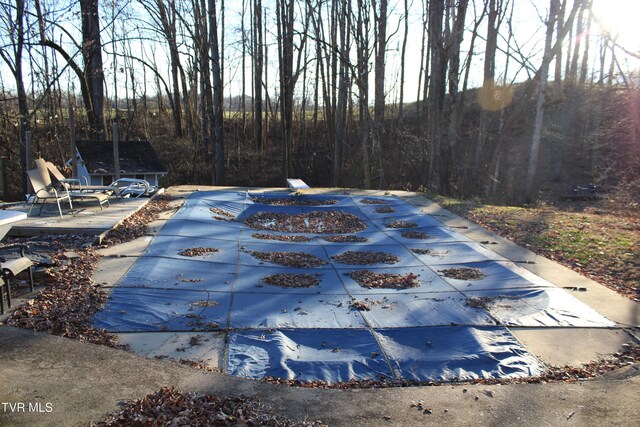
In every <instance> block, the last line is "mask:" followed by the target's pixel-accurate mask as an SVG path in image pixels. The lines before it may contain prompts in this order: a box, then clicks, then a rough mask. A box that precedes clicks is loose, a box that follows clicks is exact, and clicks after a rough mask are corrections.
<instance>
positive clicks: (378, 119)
mask: <svg viewBox="0 0 640 427" xmlns="http://www.w3.org/2000/svg"><path fill="white" fill-rule="evenodd" d="M379 2H380V9H379V10H378V13H377V16H376V20H375V22H376V27H377V34H376V58H375V87H374V96H375V100H374V125H373V149H374V152H375V153H376V155H377V159H378V174H379V181H378V187H379V188H382V187H384V185H385V179H384V165H383V163H382V157H383V150H384V138H385V132H384V109H385V97H384V82H385V60H386V51H387V0H379Z"/></svg>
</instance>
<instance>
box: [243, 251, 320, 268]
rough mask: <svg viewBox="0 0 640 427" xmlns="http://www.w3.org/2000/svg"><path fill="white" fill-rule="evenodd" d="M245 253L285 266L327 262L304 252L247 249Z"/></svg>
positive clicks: (316, 264) (314, 264)
mask: <svg viewBox="0 0 640 427" xmlns="http://www.w3.org/2000/svg"><path fill="white" fill-rule="evenodd" d="M247 253H248V254H249V255H251V256H254V257H256V258H258V259H259V260H260V261H267V262H272V263H274V264H279V265H284V266H287V267H319V266H321V265H325V264H327V262H326V261H324V260H322V259H320V258H318V257H317V256H315V255H311V254H307V253H304V252H260V251H247Z"/></svg>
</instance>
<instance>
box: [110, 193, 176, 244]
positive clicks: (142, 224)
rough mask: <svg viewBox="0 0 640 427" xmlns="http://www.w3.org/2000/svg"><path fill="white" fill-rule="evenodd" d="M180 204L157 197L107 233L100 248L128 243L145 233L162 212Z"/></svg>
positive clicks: (170, 199)
mask: <svg viewBox="0 0 640 427" xmlns="http://www.w3.org/2000/svg"><path fill="white" fill-rule="evenodd" d="M182 203H184V202H181V203H178V204H176V203H175V199H174V198H171V197H168V196H158V197H155V198H153V199H151V200H150V201H149V203H147V204H146V205H145V206H144V207H143V208H142V209H140V210H139V211H137V212H135V213H134V214H133V215H131V216H129V217H128V218H125V219H124V221H122V223H121V224H120V225H118V226H117V227H116V228H114V229H112V230H111V231H109V233H108V234H107V236H106V237H105V238H104V240H103V241H102V244H101V245H100V247H109V246H113V245H116V244H118V243H124V242H130V241H132V240H134V239H137V238H138V237H142V236H144V235H145V234H146V233H147V224H149V223H150V222H153V221H155V220H157V219H158V218H159V217H160V214H162V213H163V212H169V211H173V210H177V209H179V208H180V206H181V205H182Z"/></svg>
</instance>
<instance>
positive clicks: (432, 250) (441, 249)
mask: <svg viewBox="0 0 640 427" xmlns="http://www.w3.org/2000/svg"><path fill="white" fill-rule="evenodd" d="M405 246H406V247H407V249H409V250H410V251H412V253H413V254H414V256H416V257H418V259H420V261H422V262H423V263H425V264H426V265H445V264H464V263H468V262H480V261H507V259H506V258H505V257H503V256H502V255H498V254H497V253H495V252H493V251H490V250H488V249H486V248H485V247H484V246H482V245H480V244H478V243H475V242H460V243H429V244H408V245H405ZM425 249H426V250H428V251H429V252H428V253H423V254H420V253H416V252H413V251H414V250H425Z"/></svg>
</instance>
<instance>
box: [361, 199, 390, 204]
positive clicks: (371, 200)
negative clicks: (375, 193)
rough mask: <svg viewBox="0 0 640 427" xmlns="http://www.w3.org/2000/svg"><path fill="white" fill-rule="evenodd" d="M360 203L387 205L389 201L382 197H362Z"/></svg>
mask: <svg viewBox="0 0 640 427" xmlns="http://www.w3.org/2000/svg"><path fill="white" fill-rule="evenodd" d="M360 203H362V204H363V205H388V204H389V202H388V201H386V200H382V199H362V200H360Z"/></svg>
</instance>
